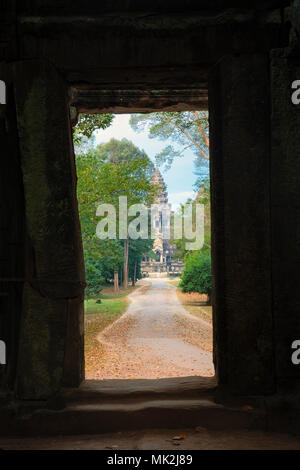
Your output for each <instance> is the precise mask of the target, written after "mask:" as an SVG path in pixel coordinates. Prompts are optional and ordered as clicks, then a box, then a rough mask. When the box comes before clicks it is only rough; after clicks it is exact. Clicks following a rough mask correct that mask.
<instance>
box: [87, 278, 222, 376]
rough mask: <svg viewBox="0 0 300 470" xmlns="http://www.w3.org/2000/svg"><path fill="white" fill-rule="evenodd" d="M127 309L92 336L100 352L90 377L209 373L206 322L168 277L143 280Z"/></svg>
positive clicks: (208, 329)
mask: <svg viewBox="0 0 300 470" xmlns="http://www.w3.org/2000/svg"><path fill="white" fill-rule="evenodd" d="M130 300H131V304H130V306H129V308H128V310H127V312H126V313H125V314H124V315H123V316H122V317H121V318H119V319H118V320H117V321H116V322H114V323H113V324H112V325H110V326H109V327H107V328H106V329H105V330H103V331H102V332H101V333H100V334H99V335H98V337H97V339H98V341H99V342H101V344H102V346H103V349H104V354H103V359H102V362H101V364H100V365H99V370H98V371H95V372H94V373H90V374H88V376H87V378H89V379H92V378H93V379H112V378H127V379H128V378H148V379H154V378H162V377H176V376H177V377H179V376H191V375H202V376H211V375H213V374H214V369H213V363H212V353H211V343H212V327H211V325H210V324H209V323H207V322H206V321H204V320H201V319H199V318H196V317H194V316H193V315H191V314H189V313H188V312H187V311H186V310H185V309H184V307H183V306H182V305H181V303H180V302H179V300H178V297H177V295H176V288H175V287H174V286H172V285H170V284H169V283H168V280H167V279H162V278H160V279H153V280H151V281H148V280H147V281H143V284H142V285H141V286H140V287H139V289H137V290H136V291H135V292H134V293H133V294H131V295H130Z"/></svg>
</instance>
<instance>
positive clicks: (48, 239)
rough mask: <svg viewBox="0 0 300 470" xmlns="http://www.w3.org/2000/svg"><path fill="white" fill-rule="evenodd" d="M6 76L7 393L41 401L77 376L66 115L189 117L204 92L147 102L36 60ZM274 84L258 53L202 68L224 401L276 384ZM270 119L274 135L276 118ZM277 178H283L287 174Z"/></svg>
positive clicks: (76, 263) (75, 252)
mask: <svg viewBox="0 0 300 470" xmlns="http://www.w3.org/2000/svg"><path fill="white" fill-rule="evenodd" d="M283 60H285V59H282V61H281V65H282V64H283ZM273 62H274V61H273ZM277 62H278V59H277ZM276 66H277V67H279V65H278V63H277V65H276ZM12 70H13V82H14V96H15V103H16V115H17V124H18V136H19V148H20V155H21V167H22V175H23V185H24V195H25V219H26V272H25V282H24V289H23V310H22V318H21V327H20V340H19V360H18V368H17V394H18V396H19V397H20V398H22V399H46V398H49V397H51V396H53V395H55V394H57V393H59V391H60V390H61V388H62V387H63V386H79V384H80V383H81V381H82V380H83V378H84V350H83V294H84V265H83V251H82V243H81V234H80V225H79V217H78V208H77V200H76V174H75V165H74V152H73V144H72V136H71V121H70V113H69V106H70V105H72V106H75V107H77V109H78V111H87V112H91V111H93V112H95V111H98V112H101V111H102V112H111V111H115V112H117V111H118V112H139V111H144V112H145V111H147V110H148V111H150V110H152V111H153V110H155V109H161V108H163V109H165V110H172V109H174V110H175V109H176V110H184V109H199V106H200V104H201V103H202V106H203V107H204V108H205V107H206V105H205V103H207V95H206V98H205V99H203V87H202V91H201V92H199V88H197V87H195V86H193V87H192V86H190V87H188V89H187V88H180V87H179V86H178V85H180V83H177V87H175V86H174V87H173V88H172V87H168V88H167V89H162V88H161V86H160V85H159V80H158V83H155V84H154V85H153V88H152V91H151V90H150V91H149V90H148V91H147V93H145V92H141V91H140V90H137V89H135V90H133V87H132V88H131V90H129V91H128V88H127V87H126V84H125V83H124V88H121V87H120V86H119V87H118V90H112V89H111V90H110V89H109V88H108V87H106V89H105V90H104V89H103V87H102V88H101V87H99V86H98V87H97V89H96V88H93V87H91V86H88V87H87V86H84V87H81V86H78V85H76V84H74V83H73V84H66V82H65V80H64V79H63V78H62V77H61V76H60V74H59V73H58V72H57V71H56V69H55V68H54V67H53V66H52V65H51V64H49V63H47V62H45V61H41V60H38V61H35V60H32V61H22V62H18V63H16V64H14V66H13V69H12ZM194 73H195V76H196V75H197V70H196V72H194ZM179 77H180V73H179V72H178V80H179V79H180V78H179ZM172 80H173V82H174V81H175V82H176V70H175V71H174V70H173V78H172ZM282 80H283V81H284V80H287V76H284V77H282ZM273 82H274V79H273ZM273 82H272V75H271V74H270V58H269V56H268V55H267V54H250V55H248V54H245V55H239V56H237V57H234V56H226V57H224V58H223V59H222V60H221V61H220V62H219V63H218V64H217V65H216V66H215V67H213V68H212V69H211V70H210V78H209V110H210V132H211V182H212V231H213V237H212V254H213V276H214V295H213V308H214V314H213V321H214V362H215V368H216V376H217V380H218V385H219V388H221V387H225V388H227V389H229V390H230V392H231V393H235V394H247V395H249V394H251V393H252V394H256V395H263V394H270V393H273V392H274V391H275V389H276V374H277V372H278V373H279V372H280V373H281V374H282V375H284V373H283V369H284V368H283V365H282V364H281V365H280V369H277V372H276V366H277V364H278V360H277V362H276V360H275V359H276V357H275V340H277V339H278V341H279V343H280V334H281V333H280V331H279V330H278V324H277V323H276V321H277V319H276V318H275V317H274V276H275V277H276V275H277V274H278V269H279V267H278V266H279V265H278V256H279V259H280V257H283V256H285V255H286V253H284V250H283V252H282V253H279V255H278V254H277V261H276V263H277V264H274V262H273V258H274V257H273V253H272V243H273V244H274V243H276V240H277V239H276V236H275V234H274V220H273V219H272V217H273V214H274V210H275V209H273V207H275V206H276V208H277V209H276V210H277V213H276V217H277V219H278V217H279V214H280V211H279V210H278V204H277V203H274V201H275V199H274V194H275V193H276V188H275V187H274V180H276V178H277V177H278V174H277V173H276V172H277V171H279V169H278V168H277V167H278V165H277V167H275V166H274V165H273V163H272V158H271V155H272V142H273V140H272V132H271V131H272V127H271V124H272V125H274V123H271V120H270V115H271V110H272V109H274V107H276V102H275V98H274V96H273V95H271V90H272V86H274V85H273ZM120 88H121V90H120ZM277 89H278V90H279V91H280V84H278V83H277ZM107 90H108V91H107ZM197 90H198V94H197ZM99 96H102V97H105V99H106V103H105V105H103V106H101V104H99ZM189 97H190V98H189ZM103 99H104V98H103ZM96 100H98V101H96ZM187 101H188V103H187ZM95 102H97V104H96V105H95ZM124 103H125V104H124ZM286 106H288V104H286ZM258 110H259V111H258ZM254 117H255V118H254ZM276 122H277V126H278V125H279V126H280V117H279V116H277V121H276ZM293 125H295V127H297V125H298V124H297V122H296V118H295V119H294V121H293ZM297 138H298V137H297ZM275 150H276V149H275ZM283 151H284V149H283ZM288 151H289V152H290V155H292V153H293V150H292V149H291V148H290V147H289V149H288ZM277 158H278V159H279V160H280V153H278V152H277ZM284 170H285V171H286V175H287V178H288V172H289V171H291V170H290V169H289V168H287V167H286V168H284ZM298 187H300V185H299V186H298ZM275 195H276V194H275ZM293 197H294V195H293ZM274 204H275V206H274ZM276 210H275V212H276ZM296 243H297V240H296V239H295V241H294V245H295V244H296ZM290 249H292V247H290ZM281 302H282V299H281ZM277 308H278V304H277ZM276 328H277V329H276ZM286 336H288V334H287V335H286ZM32 338H36V341H34V342H33V341H32ZM288 339H289V336H288ZM284 341H286V338H285V339H284ZM279 343H277V345H276V347H277V349H278V344H279ZM287 361H288V357H286V363H285V365H286V366H288V364H287ZM297 374H299V373H298V372H297V373H296V375H297Z"/></svg>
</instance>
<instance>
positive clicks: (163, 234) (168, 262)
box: [141, 168, 184, 277]
mask: <svg viewBox="0 0 300 470" xmlns="http://www.w3.org/2000/svg"><path fill="white" fill-rule="evenodd" d="M151 182H152V184H153V185H155V186H157V187H158V188H159V190H158V193H157V195H156V198H155V201H154V205H153V212H152V217H151V225H152V233H153V234H154V235H155V238H154V242H153V253H154V256H153V257H151V256H149V255H145V256H144V257H143V261H142V263H141V270H142V274H143V276H144V277H148V276H152V277H160V276H165V275H167V274H170V275H180V274H181V273H182V270H183V267H184V263H183V262H182V261H181V260H178V259H177V260H175V259H174V255H175V251H176V248H175V246H174V245H172V243H170V236H169V235H168V233H169V229H168V227H170V217H171V216H172V214H173V212H172V210H171V204H169V203H168V192H167V187H166V184H165V182H164V179H163V177H162V175H161V173H160V171H159V169H158V168H155V170H154V172H153V175H152V179H151Z"/></svg>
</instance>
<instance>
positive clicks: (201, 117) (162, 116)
mask: <svg viewBox="0 0 300 470" xmlns="http://www.w3.org/2000/svg"><path fill="white" fill-rule="evenodd" d="M130 125H131V127H132V128H133V129H134V130H135V131H136V132H142V131H144V130H146V129H147V130H148V134H149V137H150V138H151V139H158V140H162V141H166V140H171V141H173V142H175V143H176V144H179V146H180V147H181V149H180V150H176V149H175V148H174V147H173V146H172V145H168V146H166V147H165V148H164V149H163V150H162V152H160V153H159V154H157V155H156V159H157V162H158V164H164V165H165V166H166V167H167V168H168V167H170V165H171V164H172V162H173V160H174V158H175V157H180V156H182V155H183V153H184V151H185V150H187V149H191V150H192V151H193V152H194V153H195V155H196V157H197V158H196V162H195V163H196V166H197V167H199V166H201V165H203V164H205V163H206V162H207V161H208V160H209V127H208V113H207V111H187V112H161V113H151V114H132V116H131V118H130Z"/></svg>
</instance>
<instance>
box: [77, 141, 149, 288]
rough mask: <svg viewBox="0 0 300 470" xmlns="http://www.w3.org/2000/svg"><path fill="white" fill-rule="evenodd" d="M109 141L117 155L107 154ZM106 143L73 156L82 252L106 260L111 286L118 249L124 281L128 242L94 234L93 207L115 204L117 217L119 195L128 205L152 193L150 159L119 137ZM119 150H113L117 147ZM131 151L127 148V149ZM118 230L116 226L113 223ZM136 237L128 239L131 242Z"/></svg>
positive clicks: (94, 216) (126, 275)
mask: <svg viewBox="0 0 300 470" xmlns="http://www.w3.org/2000/svg"><path fill="white" fill-rule="evenodd" d="M108 144H113V146H114V149H115V151H116V155H119V157H120V156H121V157H122V158H121V157H120V158H117V157H115V158H111V152H110V148H111V145H108ZM108 144H102V145H100V146H98V147H97V148H96V149H90V150H89V152H87V153H86V154H79V155H77V157H76V166H77V175H78V188H77V194H78V202H79V212H80V220H81V225H82V234H83V245H84V251H85V256H90V257H91V256H92V257H95V256H96V257H98V258H99V259H101V260H102V266H103V267H105V264H106V262H105V261H106V260H107V259H108V260H109V266H110V269H111V270H113V277H114V280H115V287H116V284H117V280H116V278H117V273H118V271H119V269H120V262H121V259H120V253H121V252H122V254H123V280H124V287H125V288H127V285H128V258H129V242H128V238H127V239H125V240H120V239H118V238H116V240H99V239H98V238H97V236H96V226H97V222H98V219H97V218H96V215H95V214H96V208H97V206H98V205H99V204H100V203H107V204H112V205H113V206H114V207H115V208H116V215H117V221H118V219H119V217H118V216H119V214H118V205H119V197H120V196H127V202H128V206H130V205H132V204H138V203H145V204H146V205H148V204H149V203H150V202H151V200H152V199H153V196H151V194H152V193H153V186H152V185H151V182H150V177H149V175H150V174H151V171H150V168H151V165H152V163H151V162H150V160H149V158H148V157H147V155H146V154H145V152H143V151H140V150H139V149H138V148H137V147H135V146H134V145H133V144H132V142H129V141H127V140H126V139H123V140H122V141H116V140H115V139H114V140H113V142H110V143H108ZM118 147H119V148H120V152H119V153H118V152H117V148H118ZM130 151H131V152H130ZM117 234H118V226H117ZM137 242H138V240H132V241H131V242H130V243H131V244H132V245H134V244H136V243H137Z"/></svg>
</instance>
